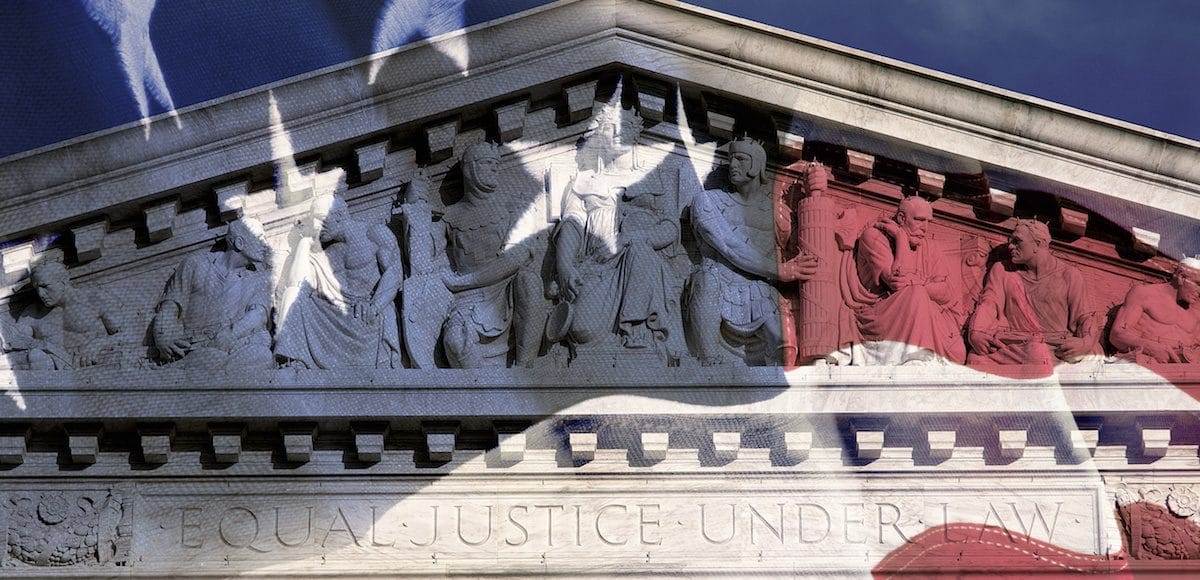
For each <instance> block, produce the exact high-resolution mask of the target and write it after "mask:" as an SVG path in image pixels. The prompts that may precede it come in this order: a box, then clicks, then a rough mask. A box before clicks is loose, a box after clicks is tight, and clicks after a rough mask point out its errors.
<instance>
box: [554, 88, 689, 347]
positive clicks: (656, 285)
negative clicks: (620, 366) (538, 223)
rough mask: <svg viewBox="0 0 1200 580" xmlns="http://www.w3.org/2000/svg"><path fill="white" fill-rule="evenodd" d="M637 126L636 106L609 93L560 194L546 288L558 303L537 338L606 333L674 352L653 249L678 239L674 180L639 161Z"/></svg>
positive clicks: (576, 343)
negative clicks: (577, 167)
mask: <svg viewBox="0 0 1200 580" xmlns="http://www.w3.org/2000/svg"><path fill="white" fill-rule="evenodd" d="M641 131H642V119H641V117H640V116H639V115H638V114H637V112H636V111H633V110H628V109H622V108H621V106H620V104H619V99H617V98H614V103H612V104H610V105H609V106H607V107H605V108H604V109H603V110H602V111H601V112H600V113H599V116H598V118H597V120H596V122H595V127H594V129H593V132H592V133H591V134H590V135H589V137H588V139H587V142H586V143H585V145H584V149H585V151H584V154H585V155H587V154H592V153H594V154H595V159H594V161H595V166H594V167H585V168H583V169H582V170H581V171H579V172H578V173H577V174H576V176H575V178H574V179H573V180H572V181H571V184H570V186H569V189H568V191H567V192H566V194H565V196H564V198H563V207H562V215H561V221H560V222H559V225H558V227H557V229H556V230H555V232H554V241H553V243H554V251H555V279H554V280H553V281H552V283H551V291H550V294H551V295H555V296H557V297H558V299H559V302H558V305H557V306H556V310H555V313H554V314H552V315H551V320H550V322H549V324H548V328H547V335H548V337H549V339H550V340H551V341H552V342H556V341H559V340H566V341H567V342H568V343H569V344H570V345H571V346H572V347H574V348H578V347H581V346H583V345H588V346H589V347H590V346H595V345H600V344H603V343H607V342H610V339H613V340H612V341H611V342H613V343H615V344H616V346H617V347H618V348H624V349H646V350H651V351H654V352H657V353H661V354H662V357H661V358H663V359H664V360H670V359H671V358H673V357H675V356H678V355H679V354H681V353H682V352H683V350H684V349H683V347H681V346H680V344H681V341H682V336H680V335H681V334H682V328H681V322H679V321H680V313H679V312H678V306H677V303H678V299H677V296H676V292H675V291H674V288H675V287H676V284H675V283H674V282H675V281H674V279H673V277H674V274H673V272H672V271H671V269H670V268H669V265H668V263H667V258H666V257H665V256H664V255H663V253H662V252H664V251H665V250H668V249H669V248H670V247H671V246H672V245H673V244H675V243H676V241H677V240H678V239H679V216H678V211H677V210H676V209H675V200H674V199H673V197H672V196H671V195H668V194H669V193H673V190H674V189H675V188H676V187H677V186H675V185H674V184H672V183H671V182H670V180H669V179H668V177H667V172H666V171H664V170H662V169H661V168H656V169H649V170H648V169H645V168H642V167H641V166H640V165H639V163H638V159H637V140H638V136H639V135H640V134H641Z"/></svg>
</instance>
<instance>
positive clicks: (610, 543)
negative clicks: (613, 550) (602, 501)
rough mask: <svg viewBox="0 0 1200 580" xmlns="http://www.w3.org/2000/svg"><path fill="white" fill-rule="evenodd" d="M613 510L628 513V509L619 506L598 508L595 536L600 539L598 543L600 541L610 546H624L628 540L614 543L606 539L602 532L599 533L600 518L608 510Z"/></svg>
mask: <svg viewBox="0 0 1200 580" xmlns="http://www.w3.org/2000/svg"><path fill="white" fill-rule="evenodd" d="M615 508H620V509H621V511H623V512H625V513H629V509H628V508H626V507H625V506H623V505H621V504H613V505H606V506H604V507H602V508H600V511H599V512H597V513H596V536H598V537H599V538H600V541H602V542H604V543H605V544H608V545H610V546H624V545H625V544H626V543H627V542H628V541H629V540H621V541H620V542H614V541H612V540H610V539H608V538H607V537H605V536H604V532H602V531H600V518H602V517H604V514H605V513H606V512H607V511H608V510H610V509H615Z"/></svg>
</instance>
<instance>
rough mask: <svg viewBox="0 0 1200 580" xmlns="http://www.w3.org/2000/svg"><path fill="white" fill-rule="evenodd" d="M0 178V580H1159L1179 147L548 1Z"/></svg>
mask: <svg viewBox="0 0 1200 580" xmlns="http://www.w3.org/2000/svg"><path fill="white" fill-rule="evenodd" d="M535 31H536V33H534V32H535ZM467 49H469V51H470V62H471V69H470V70H469V71H467V72H468V73H469V74H462V73H463V71H461V70H457V69H456V66H457V64H456V62H457V61H456V60H455V59H453V58H448V57H447V56H446V55H447V54H451V53H454V51H462V50H467ZM864 79H873V80H864ZM146 134H149V135H150V137H149V138H147V137H146V136H145V135H146ZM281 142H284V143H286V147H284V148H283V149H281V148H280V143H281ZM282 150H286V151H289V152H294V153H289V154H288V155H281V154H280V152H281V151H282ZM0 183H4V184H5V187H6V188H7V190H6V191H4V192H3V201H2V202H0V215H3V219H2V220H0V224H2V225H0V240H4V242H5V243H4V245H3V247H2V248H0V260H2V261H0V265H2V267H3V275H4V279H3V286H2V287H0V300H3V301H4V302H5V304H6V306H7V313H6V316H7V317H6V318H5V320H4V327H3V332H2V334H0V346H3V350H4V353H5V359H4V362H3V363H0V379H2V380H3V383H2V385H3V387H4V389H5V394H6V397H5V398H4V399H3V400H0V405H2V406H3V408H4V411H3V415H0V506H2V509H0V525H2V526H3V527H4V529H6V530H7V536H6V537H7V545H6V546H7V547H6V549H5V550H3V552H2V553H0V572H2V574H0V575H4V576H6V577H9V576H11V577H19V576H33V577H36V576H56V577H57V576H62V575H78V576H81V577H87V576H94V575H110V576H111V575H129V576H136V577H160V576H163V575H172V576H189V575H191V576H205V575H217V576H228V575H237V574H265V575H279V576H288V575H294V576H300V575H313V574H323V573H328V574H355V575H372V574H375V575H381V576H389V577H390V576H395V575H397V574H408V575H413V576H429V575H441V574H464V575H479V574H492V573H504V574H515V575H527V574H544V573H545V574H558V575H579V574H600V575H604V574H636V575H644V574H650V573H653V572H680V571H682V572H684V573H688V574H692V575H696V576H709V575H712V576H740V575H744V574H746V573H748V572H764V573H774V574H782V575H795V576H805V575H809V574H818V573H822V574H834V575H845V576H851V577H856V576H865V575H870V574H872V573H875V574H876V575H879V576H882V577H886V576H889V575H892V574H899V575H901V576H903V575H905V574H907V575H911V576H913V577H920V576H921V575H922V574H928V573H931V572H935V571H954V570H965V571H976V572H978V571H985V570H1006V571H1015V572H1028V573H1034V572H1039V571H1044V570H1059V569H1061V570H1076V569H1078V570H1084V571H1097V572H1121V573H1126V572H1129V571H1130V570H1132V571H1135V572H1136V571H1138V570H1149V571H1157V572H1164V571H1165V572H1172V571H1186V570H1188V569H1190V568H1189V567H1190V566H1193V565H1195V566H1200V563H1196V562H1195V561H1196V560H1200V543H1198V542H1197V541H1196V540H1195V539H1194V536H1195V534H1194V533H1192V530H1195V529H1197V528H1196V526H1197V525H1198V524H1197V521H1200V516H1196V514H1197V511H1198V510H1197V509H1196V503H1197V501H1198V500H1197V499H1196V498H1197V496H1196V491H1195V490H1194V488H1195V486H1197V485H1200V477H1197V476H1196V473H1197V468H1198V467H1200V457H1198V455H1197V451H1196V450H1197V446H1198V445H1200V421H1198V419H1197V414H1196V411H1197V409H1200V403H1197V401H1196V399H1195V398H1194V393H1195V392H1196V391H1195V388H1196V386H1197V382H1198V381H1200V370H1198V369H1200V367H1198V366H1197V365H1198V364H1200V362H1197V360H1196V356H1197V355H1196V354H1195V352H1196V351H1197V350H1198V349H1200V347H1198V345H1197V344H1196V343H1194V342H1190V341H1193V340H1194V337H1195V330H1196V329H1197V328H1200V316H1197V313H1198V312H1200V306H1196V303H1197V301H1198V300H1200V290H1197V288H1198V286H1197V284H1198V283H1200V262H1197V261H1196V260H1195V259H1191V258H1187V259H1182V258H1183V256H1184V255H1186V254H1189V253H1194V252H1196V251H1200V248H1198V247H1195V244H1197V243H1200V238H1198V237H1197V235H1196V234H1195V233H1194V232H1195V231H1196V228H1195V222H1194V216H1197V215H1200V202H1197V199H1200V197H1197V192H1198V191H1200V149H1197V148H1196V146H1195V144H1194V143H1191V142H1188V141H1186V140H1183V139H1178V138H1174V137H1170V136H1167V135H1162V134H1159V133H1155V132H1152V131H1148V130H1142V129H1139V128H1136V127H1130V126H1128V125H1124V124H1120V123H1115V122H1111V121H1109V120H1106V119H1102V118H1098V117H1095V116H1091V115H1088V114H1085V113H1081V112H1078V111H1074V110H1070V109H1067V108H1064V107H1058V106H1055V105H1052V104H1047V103H1043V102H1040V101H1034V100H1031V99H1025V98H1022V97H1020V96H1018V95H1012V94H1010V93H1005V92H1002V91H998V90H994V89H991V88H989V87H984V86H980V85H977V84H973V83H969V82H966V81H962V80H960V79H955V78H951V77H948V76H944V75H938V74H936V73H931V72H929V71H923V70H919V69H916V68H915V67H908V66H906V65H901V64H898V63H894V62H891V61H885V60H883V59H876V58H874V57H871V56H869V55H863V54H861V53H857V52H854V51H849V50H847V49H843V48H840V47H836V46H832V45H829V44H826V43H822V42H819V41H815V40H812V39H808V38H803V37H799V36H796V35H792V34H787V33H782V32H780V31H776V30H772V29H768V28H765V27H757V26H752V25H748V24H747V23H744V22H738V21H734V20H730V19H728V18H726V17H723V16H721V15H718V14H713V13H709V12H706V11H702V10H698V9H692V8H688V7H686V6H679V5H676V4H674V3H670V2H661V1H657V0H566V1H563V2H558V3H555V4H551V5H549V6H546V7H543V8H539V9H535V10H531V11H529V12H526V13H522V14H520V15H518V16H516V17H513V18H509V19H504V20H501V21H497V22H495V23H490V24H487V25H484V26H481V27H478V28H473V29H470V30H466V31H463V32H461V33H455V34H451V35H447V36H445V37H439V39H435V40H434V41H431V42H429V43H424V44H420V45H414V46H411V47H407V48H404V49H401V50H397V51H391V52H389V53H381V54H380V55H376V56H373V57H371V58H370V59H366V60H363V61H356V62H351V63H347V64H346V65H344V66H341V67H335V68H332V69H328V70H325V71H320V72H317V73H313V74H310V75H305V76H302V77H298V78H296V79H293V80H290V81H288V82H285V83H281V84H278V85H276V86H274V87H272V88H270V89H264V90H262V91H252V92H250V93H248V94H245V95H240V96H238V97H236V98H229V99H224V100H218V101H215V102H212V103H207V104H204V105H201V106H197V107H194V108H191V109H187V110H182V111H180V112H179V115H178V124H176V121H175V119H174V118H171V119H159V120H156V121H154V122H153V123H152V124H151V126H150V131H149V133H146V132H145V131H143V128H142V127H141V126H130V127H126V128H121V129H119V130H116V131H109V132H105V133H102V134H97V135H95V136H90V137H87V138H84V139H80V140H76V141H73V142H70V143H66V144H63V145H61V146H55V147H50V148H46V149H43V150H39V151H36V152H33V153H30V154H23V155H18V156H14V157H10V158H8V159H4V160H0ZM1011 184H1016V185H1011ZM1089 208H1095V209H1089ZM1101 210H1104V211H1108V212H1115V213H1099V212H1100V211H1101ZM1147 224H1156V225H1155V226H1154V227H1155V228H1156V229H1155V231H1149V230H1147V229H1146V228H1147V227H1150V226H1148V225H1147ZM1054 276H1059V277H1061V278H1062V281H1058V278H1054ZM1047 277H1049V278H1048V279H1049V282H1047V281H1046V280H1047ZM981 304H982V305H986V307H984V308H980V307H979V305H981ZM997 353H1006V357H1000V356H997ZM1014 353H1015V354H1014ZM982 359H986V360H982ZM952 552H953V553H952ZM964 553H965V554H967V555H966V556H963V555H962V554H964ZM1031 554H1043V555H1044V554H1055V555H1054V556H1053V557H1051V556H1038V555H1031Z"/></svg>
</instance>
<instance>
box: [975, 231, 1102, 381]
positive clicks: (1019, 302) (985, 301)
mask: <svg viewBox="0 0 1200 580" xmlns="http://www.w3.org/2000/svg"><path fill="white" fill-rule="evenodd" d="M1008 249H1009V254H1010V258H1009V260H1007V261H1002V262H997V263H996V264H993V265H992V268H991V269H990V270H989V271H988V274H987V278H986V279H985V280H984V288H983V293H982V294H981V295H980V297H979V305H978V306H977V307H976V308H975V314H974V315H973V316H972V317H971V320H970V323H969V325H968V328H969V334H968V336H969V340H970V344H971V354H970V355H969V357H968V360H967V362H968V363H969V364H971V365H973V366H974V365H980V366H988V365H995V364H1000V365H1041V366H1052V365H1053V364H1055V363H1056V362H1057V361H1065V362H1078V361H1079V360H1081V359H1082V358H1083V357H1084V356H1086V355H1088V354H1094V353H1096V352H1097V351H1098V345H1099V335H1100V325H1099V323H1098V320H1097V317H1096V316H1095V314H1094V312H1093V311H1092V310H1091V309H1090V308H1089V306H1088V300H1087V291H1086V289H1085V286H1084V280H1083V275H1082V274H1081V273H1080V272H1079V270H1078V269H1076V268H1074V267H1073V266H1070V265H1069V264H1067V263H1066V262H1064V261H1063V260H1060V259H1058V258H1057V257H1055V256H1054V255H1053V254H1052V253H1051V252H1050V228H1049V227H1047V226H1046V224H1044V223H1041V222H1038V221H1034V220H1020V221H1019V222H1017V225H1016V227H1014V228H1013V232H1012V236H1011V237H1010V238H1009V241H1008Z"/></svg>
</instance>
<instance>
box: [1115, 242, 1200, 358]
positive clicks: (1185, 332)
mask: <svg viewBox="0 0 1200 580" xmlns="http://www.w3.org/2000/svg"><path fill="white" fill-rule="evenodd" d="M1109 342H1111V343H1112V345H1113V347H1115V348H1116V349H1117V350H1118V351H1119V352H1120V353H1121V356H1122V357H1123V358H1126V359H1129V360H1133V361H1135V362H1138V363H1159V364H1163V363H1193V364H1194V363H1196V362H1200V259H1196V258H1186V259H1184V260H1183V261H1181V262H1180V263H1179V265H1178V266H1176V268H1175V272H1174V273H1173V274H1172V275H1171V281H1170V282H1167V283H1162V284H1146V285H1138V286H1134V287H1133V288H1130V290H1129V293H1128V294H1126V296H1125V302H1124V303H1123V304H1122V305H1121V306H1120V308H1119V309H1118V310H1117V315H1116V318H1115V319H1114V320H1113V324H1112V331H1111V332H1110V333H1109Z"/></svg>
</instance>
